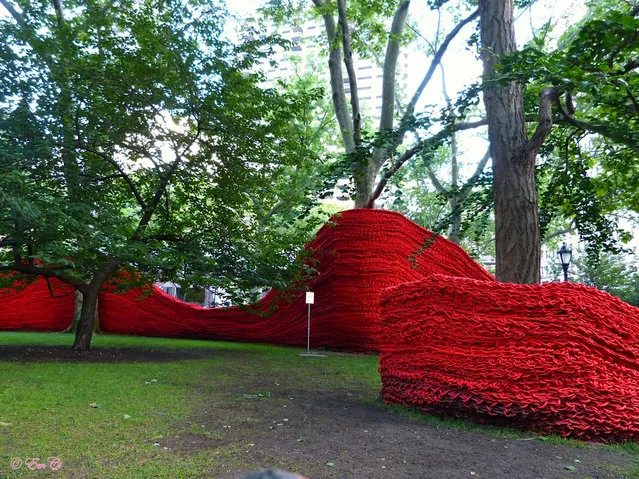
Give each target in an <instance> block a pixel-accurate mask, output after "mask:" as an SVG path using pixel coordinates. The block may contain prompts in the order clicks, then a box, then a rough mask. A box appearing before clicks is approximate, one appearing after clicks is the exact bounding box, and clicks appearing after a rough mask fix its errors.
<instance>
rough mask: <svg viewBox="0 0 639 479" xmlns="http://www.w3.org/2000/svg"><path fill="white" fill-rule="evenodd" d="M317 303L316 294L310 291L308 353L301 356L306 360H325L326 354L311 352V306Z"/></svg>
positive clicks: (307, 300)
mask: <svg viewBox="0 0 639 479" xmlns="http://www.w3.org/2000/svg"><path fill="white" fill-rule="evenodd" d="M314 303H315V293H312V292H310V291H308V292H307V293H306V304H307V305H308V332H307V335H306V352H305V353H300V356H304V357H306V358H325V357H326V354H319V353H312V352H311V304H314Z"/></svg>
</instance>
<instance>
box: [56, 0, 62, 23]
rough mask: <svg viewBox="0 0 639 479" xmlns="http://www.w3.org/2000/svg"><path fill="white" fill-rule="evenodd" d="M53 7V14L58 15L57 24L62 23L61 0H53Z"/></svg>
mask: <svg viewBox="0 0 639 479" xmlns="http://www.w3.org/2000/svg"><path fill="white" fill-rule="evenodd" d="M53 8H54V9H55V15H56V17H58V25H61V24H62V23H64V11H63V10H62V2H61V0H53Z"/></svg>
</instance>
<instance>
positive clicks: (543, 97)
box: [526, 87, 559, 153]
mask: <svg viewBox="0 0 639 479" xmlns="http://www.w3.org/2000/svg"><path fill="white" fill-rule="evenodd" d="M558 99H559V89H557V88H554V87H551V88H544V89H543V90H542V91H541V93H540V94H539V119H538V121H537V128H536V129H535V133H534V134H533V136H532V138H531V139H530V140H528V143H527V144H526V149H527V150H528V151H530V152H535V153H536V152H537V151H539V148H541V145H543V144H544V141H545V140H546V138H547V137H548V135H549V134H550V130H551V129H552V105H553V102H555V101H557V100H558Z"/></svg>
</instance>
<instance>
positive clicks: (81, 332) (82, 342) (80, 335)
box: [73, 282, 102, 351]
mask: <svg viewBox="0 0 639 479" xmlns="http://www.w3.org/2000/svg"><path fill="white" fill-rule="evenodd" d="M101 286H102V284H101V283H100V284H94V283H93V282H92V283H91V284H90V285H89V287H88V288H87V290H86V291H84V293H83V296H84V298H83V301H82V310H81V312H80V321H79V323H78V327H77V329H76V333H75V342H74V343H73V349H74V350H75V351H88V350H89V348H90V347H91V339H92V337H93V331H94V329H95V323H96V318H97V312H98V296H99V295H100V287H101Z"/></svg>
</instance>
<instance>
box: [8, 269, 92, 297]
mask: <svg viewBox="0 0 639 479" xmlns="http://www.w3.org/2000/svg"><path fill="white" fill-rule="evenodd" d="M62 269H67V268H63V267H59V268H45V267H42V266H36V265H31V264H15V263H14V264H12V265H8V266H0V272H2V271H8V272H13V273H23V274H28V275H32V276H42V277H45V278H57V279H59V280H61V281H64V282H65V283H67V284H70V285H71V286H75V287H76V288H77V289H79V290H80V291H84V290H85V289H86V285H85V284H84V283H83V282H82V281H80V280H79V279H77V278H75V277H73V276H70V275H67V274H64V273H61V272H60V270H62Z"/></svg>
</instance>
